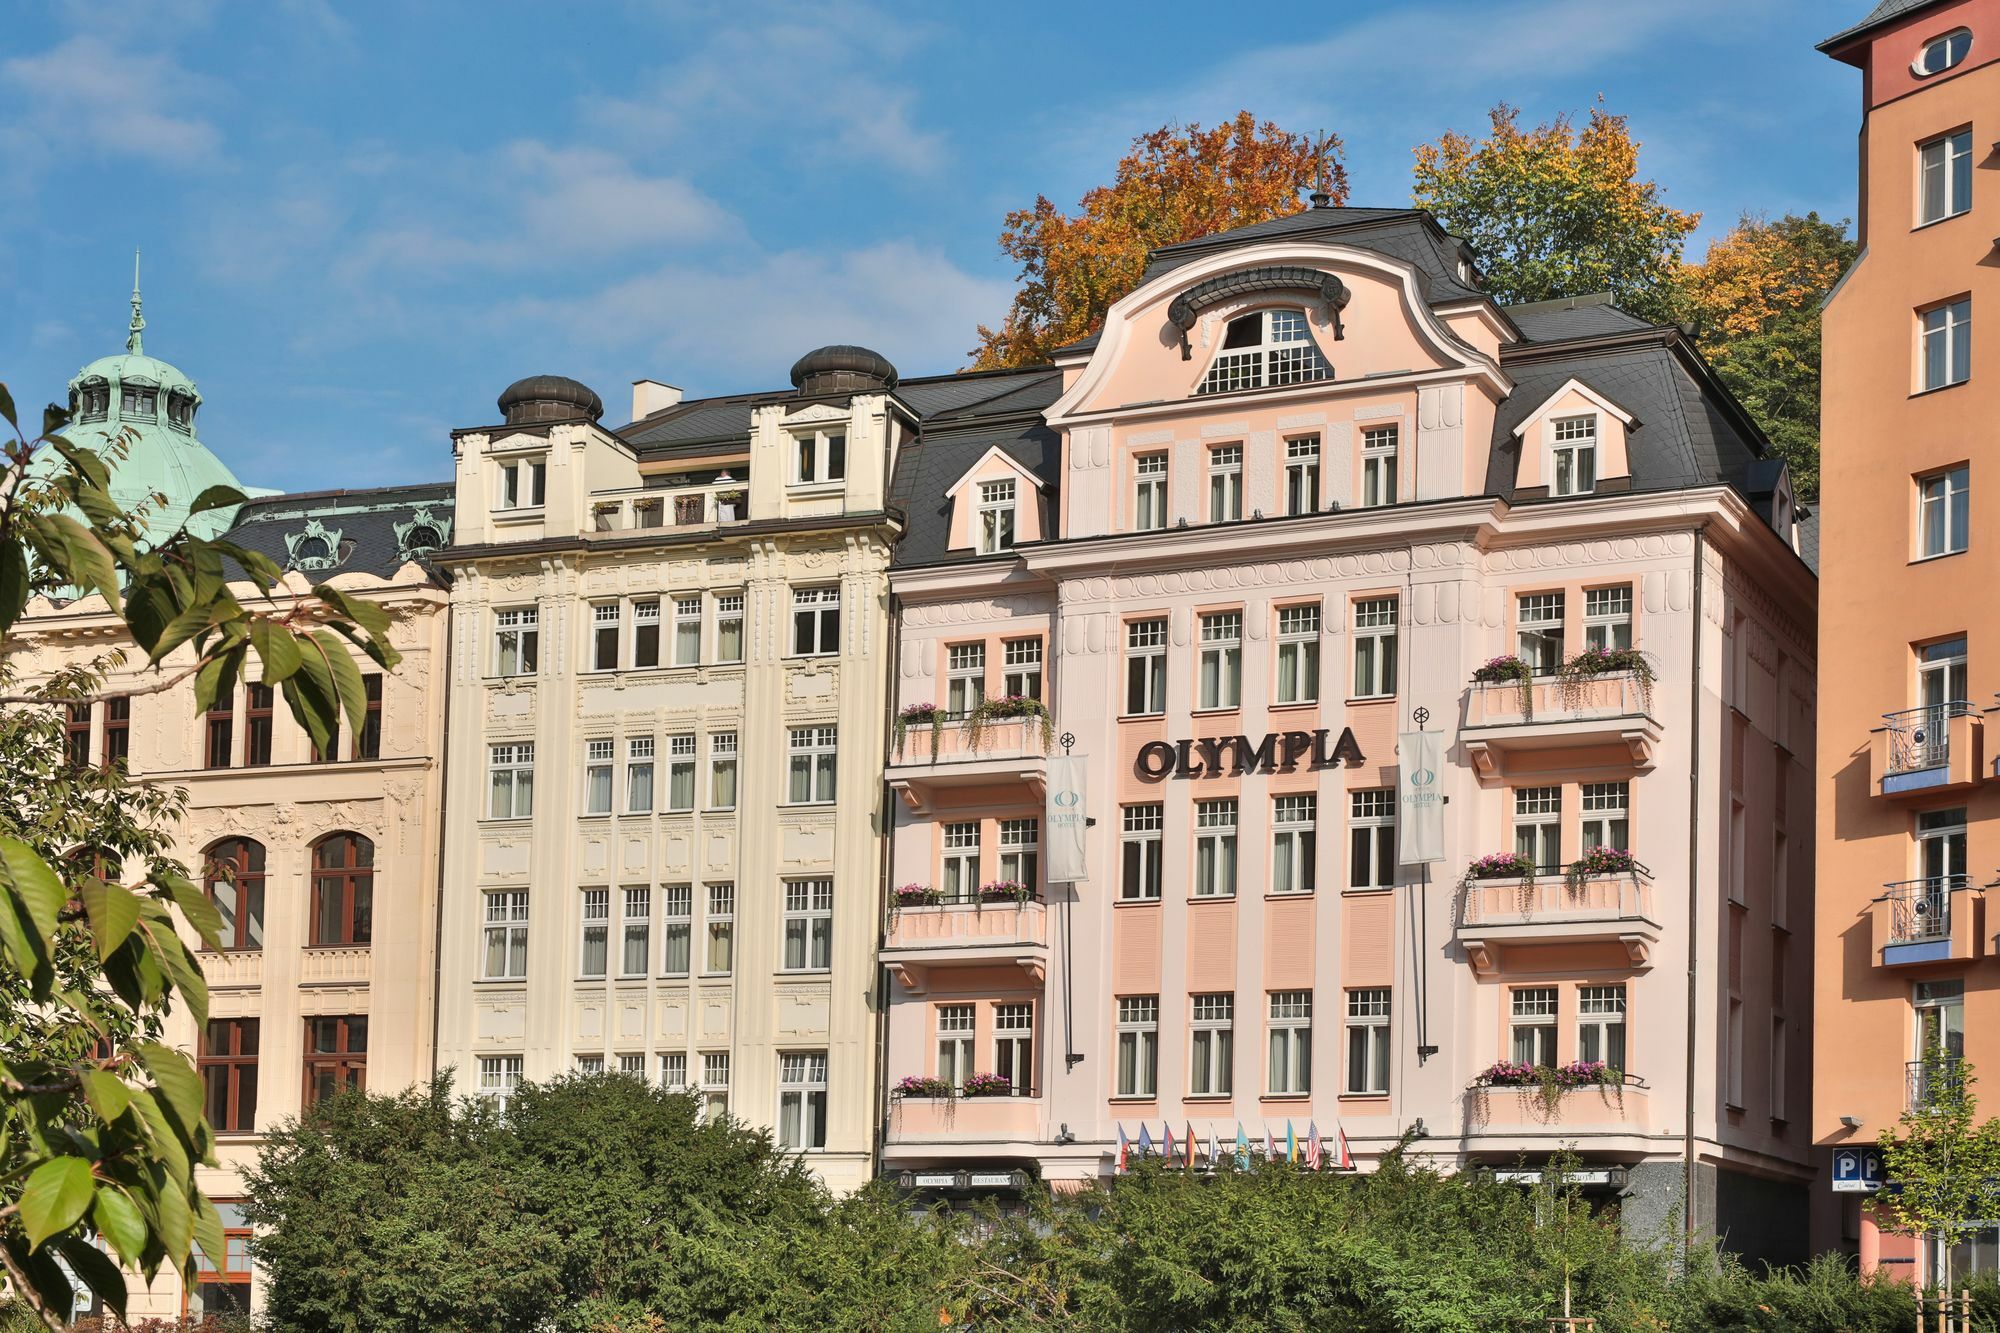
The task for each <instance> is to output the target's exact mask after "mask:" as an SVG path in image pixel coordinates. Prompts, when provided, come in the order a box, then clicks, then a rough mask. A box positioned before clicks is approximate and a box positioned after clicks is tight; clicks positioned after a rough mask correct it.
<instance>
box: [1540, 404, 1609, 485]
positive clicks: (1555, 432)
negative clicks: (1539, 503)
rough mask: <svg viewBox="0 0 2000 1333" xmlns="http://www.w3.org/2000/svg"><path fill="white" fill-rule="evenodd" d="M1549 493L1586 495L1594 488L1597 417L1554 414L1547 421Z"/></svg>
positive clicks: (1595, 477) (1595, 480)
mask: <svg viewBox="0 0 2000 1333" xmlns="http://www.w3.org/2000/svg"><path fill="white" fill-rule="evenodd" d="M1550 425H1551V427H1552V429H1551V432H1550V443H1549V464H1550V467H1549V494H1551V495H1588V494H1590V493H1591V491H1593V490H1595V489H1596V488H1597V417H1596V415H1595V414H1592V415H1590V416H1581V417H1557V418H1556V419H1555V420H1554V421H1553V422H1551V423H1550Z"/></svg>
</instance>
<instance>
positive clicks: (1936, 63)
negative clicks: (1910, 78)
mask: <svg viewBox="0 0 2000 1333" xmlns="http://www.w3.org/2000/svg"><path fill="white" fill-rule="evenodd" d="M1971 50H1972V33H1971V31H1970V30H1968V29H1965V28H1958V29H1955V30H1954V31H1951V32H1948V33H1946V34H1945V35H1944V36H1942V37H1934V38H1932V39H1931V40H1930V41H1928V42H1925V43H1924V49H1923V50H1921V51H1919V52H1918V53H1917V58H1916V59H1915V60H1914V61H1912V62H1910V72H1911V73H1912V74H1915V75H1916V76H1917V77H1918V78H1923V77H1925V76H1926V75H1931V74H1942V73H1944V72H1945V71H1946V70H1948V69H1950V68H1951V67H1952V66H1954V65H1956V64H1958V63H1959V62H1960V61H1962V60H1964V59H1965V57H1966V54H1967V53H1968V52H1969V51H1971Z"/></svg>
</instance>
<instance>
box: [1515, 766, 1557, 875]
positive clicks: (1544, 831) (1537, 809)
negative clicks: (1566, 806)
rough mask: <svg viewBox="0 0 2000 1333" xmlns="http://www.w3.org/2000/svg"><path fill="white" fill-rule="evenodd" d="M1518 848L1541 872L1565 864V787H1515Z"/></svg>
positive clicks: (1527, 860) (1516, 840) (1524, 857)
mask: <svg viewBox="0 0 2000 1333" xmlns="http://www.w3.org/2000/svg"><path fill="white" fill-rule="evenodd" d="M1514 850H1515V851H1516V852H1517V853H1519V854H1520V856H1521V859H1522V860H1524V861H1526V862H1527V863H1528V864H1529V865H1530V866H1532V867H1533V868H1534V869H1535V870H1536V871H1538V872H1543V873H1546V872H1550V871H1553V870H1556V869H1557V868H1558V867H1560V866H1561V865H1562V788H1561V787H1516V788H1515V789H1514Z"/></svg>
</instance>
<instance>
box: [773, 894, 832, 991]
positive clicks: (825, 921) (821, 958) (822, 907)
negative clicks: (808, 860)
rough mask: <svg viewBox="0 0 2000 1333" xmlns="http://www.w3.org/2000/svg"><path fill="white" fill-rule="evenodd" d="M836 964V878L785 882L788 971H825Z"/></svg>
mask: <svg viewBox="0 0 2000 1333" xmlns="http://www.w3.org/2000/svg"><path fill="white" fill-rule="evenodd" d="M832 966H833V881H832V880H830V879H794V880H787V881H786V882H785V969H784V970H785V971H787V972H824V971H826V970H827V969H828V968H830V967H832Z"/></svg>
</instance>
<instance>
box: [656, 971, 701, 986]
mask: <svg viewBox="0 0 2000 1333" xmlns="http://www.w3.org/2000/svg"><path fill="white" fill-rule="evenodd" d="M693 979H694V978H693V977H692V976H691V975H690V974H689V973H686V972H662V973H660V976H659V980H661V981H678V982H681V983H682V984H683V985H685V984H686V983H687V982H689V981H692V980H693Z"/></svg>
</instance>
